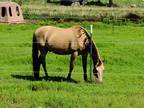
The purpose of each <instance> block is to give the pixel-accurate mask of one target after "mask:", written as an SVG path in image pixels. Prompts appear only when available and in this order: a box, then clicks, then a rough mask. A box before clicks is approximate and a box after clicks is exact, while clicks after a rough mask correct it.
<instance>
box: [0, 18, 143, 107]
mask: <svg viewBox="0 0 144 108" xmlns="http://www.w3.org/2000/svg"><path fill="white" fill-rule="evenodd" d="M90 24H93V26H94V30H93V39H94V41H95V42H96V44H97V47H98V49H99V51H100V55H101V57H102V58H105V72H104V83H103V84H96V83H95V80H94V77H93V82H92V83H87V82H84V81H83V75H82V74H83V73H82V66H81V57H78V58H77V61H76V65H75V68H74V72H73V73H72V78H73V79H74V80H76V81H77V83H75V82H67V81H66V80H65V78H66V76H67V74H68V66H69V56H68V55H67V56H60V55H55V54H53V53H49V54H48V55H47V69H48V72H49V75H50V76H51V77H52V78H51V81H45V79H44V78H43V77H44V72H43V70H42V69H41V73H40V75H41V77H42V80H40V81H32V80H31V75H32V64H31V63H32V62H31V42H32V34H33V32H34V30H35V29H36V28H38V27H40V26H42V25H53V26H59V27H70V26H72V25H82V26H83V27H85V28H86V29H87V30H88V31H89V30H90V27H89V25H90ZM0 27H1V29H0V73H1V75H0V108H21V107H23V108H29V107H31V108H41V107H42V108H95V107H97V108H109V107H110V108H142V107H143V105H144V104H143V102H144V97H143V94H144V86H143V85H144V75H143V70H144V67H143V61H144V57H143V54H144V50H143V46H144V43H143V42H144V36H143V34H144V30H143V29H144V24H139V25H136V24H132V23H127V24H125V25H120V26H118V25H115V26H114V28H113V27H112V25H111V24H106V23H105V24H104V23H100V22H63V21H62V23H61V22H56V21H48V20H46V21H38V22H36V23H27V24H18V25H13V24H0ZM112 28H113V29H112ZM88 66H89V61H88ZM88 74H89V67H88Z"/></svg>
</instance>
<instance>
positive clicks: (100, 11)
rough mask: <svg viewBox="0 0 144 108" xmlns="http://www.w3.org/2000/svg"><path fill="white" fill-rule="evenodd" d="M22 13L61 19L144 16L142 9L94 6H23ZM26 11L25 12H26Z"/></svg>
mask: <svg viewBox="0 0 144 108" xmlns="http://www.w3.org/2000/svg"><path fill="white" fill-rule="evenodd" d="M22 8H23V10H24V13H28V14H34V15H38V16H41V17H43V16H44V17H47V18H48V17H63V18H65V17H66V18H67V17H68V18H69V17H70V18H71V17H77V18H97V19H99V18H100V19H101V18H105V17H111V16H115V17H116V18H121V17H122V16H125V15H127V14H128V13H134V14H137V15H139V16H144V9H143V8H108V7H95V6H80V7H72V6H60V5H52V4H48V5H45V6H44V5H40V6H39V5H23V6H22ZM26 11H27V12H26Z"/></svg>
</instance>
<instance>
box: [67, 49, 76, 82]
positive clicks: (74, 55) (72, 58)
mask: <svg viewBox="0 0 144 108" xmlns="http://www.w3.org/2000/svg"><path fill="white" fill-rule="evenodd" d="M77 55H78V52H77V51H76V52H74V53H72V54H71V58H70V66H69V73H68V76H67V79H68V80H70V79H71V73H72V70H73V68H74V64H75V60H76V57H77Z"/></svg>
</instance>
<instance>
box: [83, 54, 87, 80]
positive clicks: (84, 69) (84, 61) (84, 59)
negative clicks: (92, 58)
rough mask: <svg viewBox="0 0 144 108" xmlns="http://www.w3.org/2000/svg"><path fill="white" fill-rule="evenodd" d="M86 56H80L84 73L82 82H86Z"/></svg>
mask: <svg viewBox="0 0 144 108" xmlns="http://www.w3.org/2000/svg"><path fill="white" fill-rule="evenodd" d="M87 56H88V54H87V53H86V54H83V55H82V64H83V72H84V75H83V77H84V80H85V81H87Z"/></svg>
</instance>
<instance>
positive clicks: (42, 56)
mask: <svg viewBox="0 0 144 108" xmlns="http://www.w3.org/2000/svg"><path fill="white" fill-rule="evenodd" d="M47 52H48V51H47V50H46V49H44V48H42V50H41V55H40V59H41V64H42V66H43V69H44V72H45V76H46V79H48V73H47V69H46V54H47Z"/></svg>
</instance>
